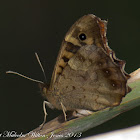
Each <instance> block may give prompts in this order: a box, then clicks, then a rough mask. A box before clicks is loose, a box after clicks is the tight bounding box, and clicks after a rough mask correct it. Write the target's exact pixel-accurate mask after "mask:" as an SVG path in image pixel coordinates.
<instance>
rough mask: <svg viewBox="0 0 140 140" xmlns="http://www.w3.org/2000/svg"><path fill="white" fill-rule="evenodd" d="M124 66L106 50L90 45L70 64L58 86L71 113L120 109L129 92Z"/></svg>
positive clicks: (62, 100)
mask: <svg viewBox="0 0 140 140" xmlns="http://www.w3.org/2000/svg"><path fill="white" fill-rule="evenodd" d="M126 82H127V80H126V78H125V76H124V75H123V74H122V72H121V70H120V66H118V65H116V64H115V63H114V62H113V61H111V59H110V57H109V56H108V55H107V54H106V53H105V52H104V50H103V49H102V48H99V47H97V46H95V45H88V46H85V47H83V48H81V49H80V50H79V51H78V52H77V53H76V54H75V55H74V56H73V57H72V58H71V59H70V60H69V62H68V65H67V66H66V67H65V69H64V70H63V72H62V74H61V76H59V79H58V80H57V81H56V83H55V88H57V89H58V90H59V91H60V97H61V102H62V103H63V104H64V106H65V107H66V109H67V110H73V109H89V110H100V109H103V108H105V107H111V106H116V105H119V104H120V102H121V100H122V97H123V96H125V94H126V93H127V92H128V91H127V86H126Z"/></svg>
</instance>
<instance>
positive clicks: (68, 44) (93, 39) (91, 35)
mask: <svg viewBox="0 0 140 140" xmlns="http://www.w3.org/2000/svg"><path fill="white" fill-rule="evenodd" d="M99 21H101V20H100V19H99V18H97V17H96V16H94V15H85V16H83V17H82V18H80V19H79V20H78V21H77V22H75V23H74V24H73V26H72V27H71V28H70V30H69V31H68V32H67V34H66V36H65V38H64V40H63V42H62V45H61V48H60V51H59V54H58V57H57V61H56V64H55V67H54V71H53V74H52V79H51V84H50V87H53V84H54V83H55V81H56V79H57V77H58V76H59V75H61V73H62V71H63V69H64V67H65V66H66V65H67V62H68V61H69V59H70V58H71V57H72V56H73V55H74V54H75V53H76V52H77V51H78V50H79V49H80V48H81V47H83V46H84V45H86V44H88V45H92V44H96V45H99V46H102V47H104V42H105V43H106V39H105V38H104V39H103V38H102V37H101V33H100V32H102V34H105V33H106V27H105V26H106V21H102V22H101V25H100V27H99V23H98V22H99ZM80 33H86V34H87V35H88V38H87V39H86V40H85V41H81V40H79V38H78V36H79V34H80Z"/></svg>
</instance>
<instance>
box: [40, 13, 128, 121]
mask: <svg viewBox="0 0 140 140" xmlns="http://www.w3.org/2000/svg"><path fill="white" fill-rule="evenodd" d="M106 26H107V22H106V21H104V20H101V19H100V18H98V17H96V16H95V15H92V14H89V15H85V16H83V17H82V18H80V19H79V20H78V21H76V22H75V23H74V24H73V26H72V27H71V28H70V30H69V31H68V33H67V34H66V36H65V38H64V40H63V42H62V45H61V49H60V52H59V54H58V57H57V61H56V65H55V67H54V71H53V74H52V79H51V82H50V84H49V85H48V84H46V83H41V84H40V87H41V91H42V93H43V95H44V96H45V98H46V99H47V101H48V102H46V103H47V105H48V106H49V107H51V108H56V109H59V110H63V112H64V115H65V119H66V114H65V111H68V110H76V109H86V110H91V111H97V110H101V109H104V108H107V107H113V106H117V105H119V104H120V102H121V101H122V98H123V97H124V96H125V95H126V94H127V93H128V92H130V90H131V89H130V88H129V87H128V86H127V80H128V79H129V78H130V76H129V75H128V74H127V73H126V72H125V71H124V66H125V62H124V61H122V60H119V59H117V58H116V57H115V53H114V52H113V51H112V50H111V49H110V48H109V46H108V44H107V39H106V29H107V27H106Z"/></svg>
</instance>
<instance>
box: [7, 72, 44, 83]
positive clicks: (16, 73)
mask: <svg viewBox="0 0 140 140" xmlns="http://www.w3.org/2000/svg"><path fill="white" fill-rule="evenodd" d="M6 73H8V74H9V73H11V74H15V75H19V76H21V77H23V78H25V79H28V80H31V81H34V82H37V83H41V84H44V82H42V81H39V80H35V79H32V78H30V77H27V76H25V75H22V74H20V73H18V72H14V71H7V72H6Z"/></svg>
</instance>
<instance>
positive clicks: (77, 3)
mask: <svg viewBox="0 0 140 140" xmlns="http://www.w3.org/2000/svg"><path fill="white" fill-rule="evenodd" d="M139 4H140V3H138V1H137V2H136V1H135V2H134V3H133V1H129V0H124V1H122V0H117V1H112V0H106V1H102V2H101V1H98V0H69V1H68V0H67V1H66V0H59V1H57V0H55V1H54V0H42V1H39V0H22V1H20V0H5V1H0V35H1V37H0V111H1V113H0V118H1V119H0V132H1V133H3V132H4V131H5V130H8V131H11V130H15V131H16V132H17V133H21V132H23V133H27V132H29V131H30V130H32V129H34V128H36V127H38V126H39V125H40V124H41V123H42V121H43V116H44V114H43V109H42V103H43V100H44V99H43V98H42V96H41V94H40V92H39V88H38V85H37V84H36V83H34V82H31V81H28V80H26V79H23V78H21V77H18V76H15V75H6V74H5V71H7V70H14V71H17V72H20V73H22V74H24V75H27V76H29V77H32V78H35V79H38V80H42V81H43V80H44V77H43V74H42V71H41V69H40V67H39V64H38V62H37V60H36V58H35V55H34V52H37V53H38V54H39V56H40V59H41V61H42V64H43V66H44V69H45V71H46V75H47V80H48V82H49V81H50V79H51V74H52V71H53V67H54V64H55V61H56V58H57V54H58V51H59V48H60V45H61V41H62V40H63V37H64V35H65V33H66V32H67V30H68V29H69V28H70V26H71V25H72V24H73V23H74V22H75V21H76V20H77V19H78V18H80V17H81V16H83V15H85V14H95V15H96V16H98V17H100V18H101V19H105V20H108V31H107V37H108V40H109V46H110V47H111V48H112V49H113V50H114V51H115V52H116V56H117V57H118V58H120V59H122V60H126V62H127V65H126V68H125V70H126V71H127V72H128V73H131V72H132V71H134V70H135V69H137V68H138V67H139V58H140V54H139V52H140V47H139V46H140V45H139V40H140V39H139V33H140V26H139V25H140V14H139V13H140V11H139V10H138V9H139ZM139 110H140V107H137V108H135V109H133V110H131V111H128V112H126V113H123V114H121V115H120V116H118V117H116V118H114V119H112V120H110V121H108V122H106V123H104V124H102V125H100V126H98V127H96V128H93V129H91V130H89V131H87V132H85V133H83V137H84V136H89V135H94V134H98V133H103V132H107V131H112V130H116V129H120V128H126V127H130V126H133V125H137V124H139V123H140V119H139V118H140V111H139ZM47 112H48V114H49V115H48V118H47V120H48V121H49V120H51V119H53V118H55V117H56V116H58V115H59V114H61V113H62V112H61V111H56V110H50V109H47Z"/></svg>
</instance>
